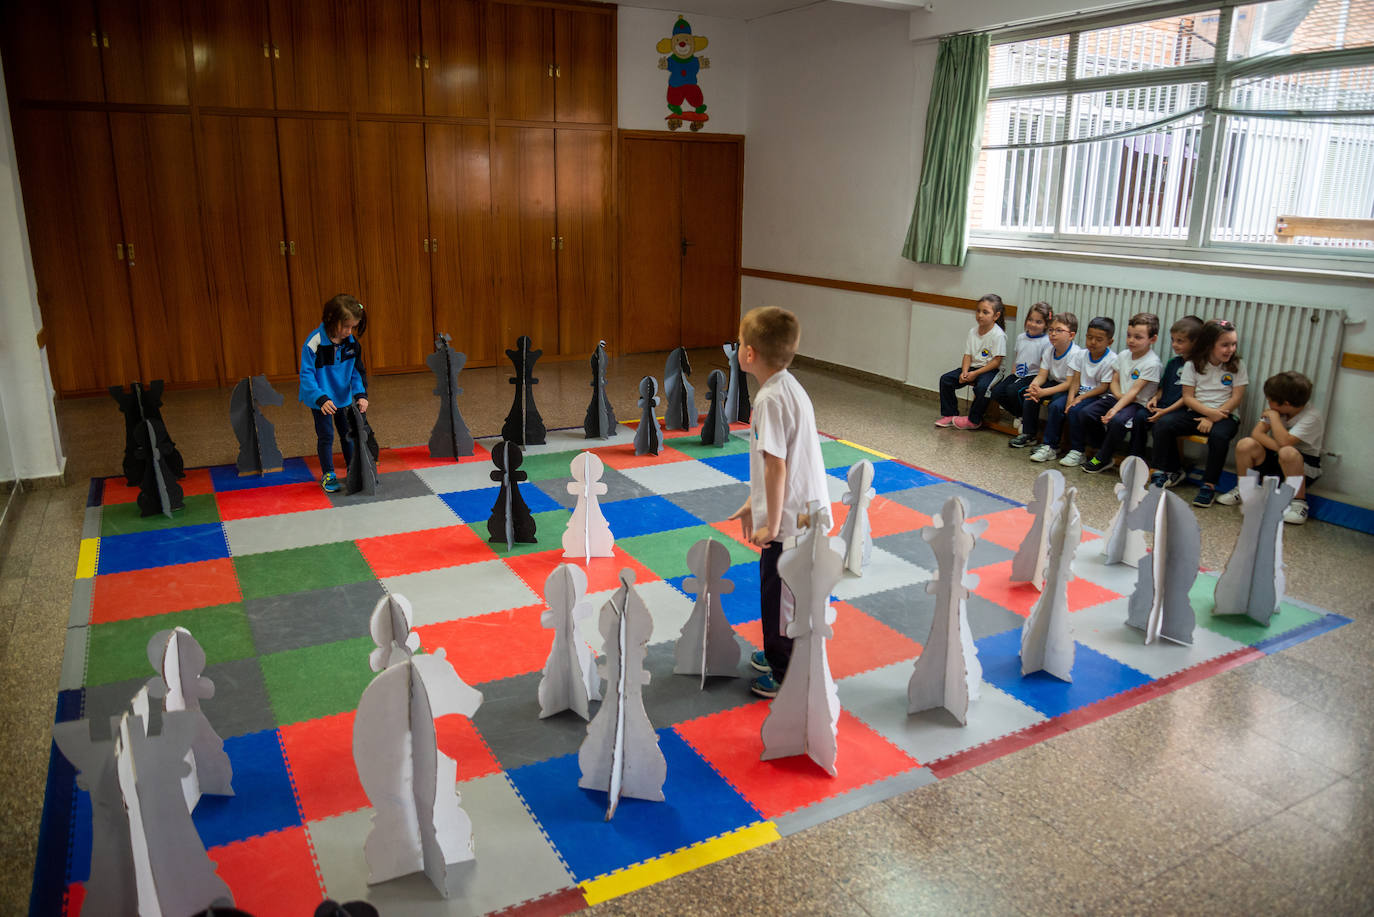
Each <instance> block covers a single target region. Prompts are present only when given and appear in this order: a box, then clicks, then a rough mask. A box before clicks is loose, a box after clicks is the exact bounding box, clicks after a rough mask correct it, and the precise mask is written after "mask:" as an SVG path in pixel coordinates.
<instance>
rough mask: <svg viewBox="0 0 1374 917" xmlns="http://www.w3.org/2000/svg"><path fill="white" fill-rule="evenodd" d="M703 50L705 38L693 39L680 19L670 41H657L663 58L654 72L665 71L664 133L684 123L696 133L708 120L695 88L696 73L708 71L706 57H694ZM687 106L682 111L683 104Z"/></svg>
mask: <svg viewBox="0 0 1374 917" xmlns="http://www.w3.org/2000/svg"><path fill="white" fill-rule="evenodd" d="M705 47H706V38H705V37H704V36H701V35H693V34H692V27H691V26H690V25H688V24H687V20H686V19H683V18H682V17H681V16H679V17H677V22H675V23H673V34H672V37H670V38H660V39H659V41H658V53H659V54H663V55H666V56H665V57H660V58H659V59H658V69H660V70H667V71H668V111H669V112H670V114H669V115H668V117H667V119H666V120H667V122H668V130H670V131H675V130H677V129H678V128H679V127H682V123H683V122H684V121H686V122H687V123H688V124H689V125H690V126H691V129H692V130H694V131H699V130H701V129H702V127H703V126H705V124H706V121H707V120H708V117H707V114H706V100H705V99H704V98H703V97H702V95H701V87H700V86H698V85H697V71H699V70H701V69H703V68H706V67H710V66H711V59H710V58H709V57H697V52H698V51H701V50H702V49H704V48H705ZM684 103H685V104H686V105H688V106H691V110H690V111H683V104H684Z"/></svg>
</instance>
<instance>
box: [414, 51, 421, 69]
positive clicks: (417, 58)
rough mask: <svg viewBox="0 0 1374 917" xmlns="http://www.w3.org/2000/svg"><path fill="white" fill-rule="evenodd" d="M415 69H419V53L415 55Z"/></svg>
mask: <svg viewBox="0 0 1374 917" xmlns="http://www.w3.org/2000/svg"><path fill="white" fill-rule="evenodd" d="M415 69H416V70H419V69H420V55H418V54H417V55H415Z"/></svg>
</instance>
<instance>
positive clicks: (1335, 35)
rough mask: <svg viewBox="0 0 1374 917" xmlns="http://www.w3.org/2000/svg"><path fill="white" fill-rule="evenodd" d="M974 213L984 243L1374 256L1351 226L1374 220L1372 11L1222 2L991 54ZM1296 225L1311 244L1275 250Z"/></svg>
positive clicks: (1291, 2)
mask: <svg viewBox="0 0 1374 917" xmlns="http://www.w3.org/2000/svg"><path fill="white" fill-rule="evenodd" d="M994 41H996V39H994ZM970 208H971V219H970V223H971V225H972V227H973V231H974V233H975V234H978V235H983V236H997V235H1004V236H1005V235H1012V236H1017V237H1044V238H1062V239H1084V238H1111V239H1114V240H1121V241H1126V242H1132V241H1140V242H1148V243H1152V244H1161V243H1164V244H1168V245H1170V246H1193V247H1207V246H1235V245H1254V244H1274V243H1277V242H1280V241H1283V242H1289V241H1293V242H1296V243H1297V244H1299V245H1306V246H1317V247H1322V248H1328V249H1342V250H1347V251H1349V250H1352V249H1364V250H1368V251H1371V252H1374V240H1372V239H1370V238H1368V236H1369V233H1368V232H1367V231H1365V232H1364V233H1363V234H1364V235H1365V238H1363V239H1361V238H1357V237H1354V236H1358V235H1359V234H1360V233H1359V232H1356V233H1353V234H1352V233H1350V232H1349V231H1348V229H1347V227H1349V226H1350V225H1352V224H1350V223H1349V222H1348V221H1351V220H1363V221H1368V220H1374V3H1371V2H1369V0H1270V2H1265V3H1246V4H1235V5H1228V4H1226V3H1225V2H1224V0H1223V2H1222V3H1220V4H1219V5H1217V6H1215V7H1214V8H1211V9H1207V8H1200V9H1196V10H1188V9H1186V8H1185V11H1184V12H1182V13H1178V14H1174V15H1169V16H1164V17H1161V18H1154V19H1149V20H1144V21H1138V22H1121V21H1117V22H1114V23H1110V24H1107V25H1105V26H1102V27H1097V28H1092V29H1083V30H1081V31H1069V32H1064V33H1062V34H1057V35H1042V36H1038V37H1033V38H1029V39H1025V40H1008V41H1003V42H1001V43H995V44H993V46H992V49H991V57H990V60H989V93H988V104H987V109H986V113H985V117H984V123H983V150H982V155H981V157H980V159H979V162H978V168H977V171H976V173H975V176H974V187H973V193H972V198H971V201H970ZM1298 217H1301V218H1305V219H1304V222H1303V223H1302V226H1304V227H1306V228H1310V229H1311V230H1312V231H1313V232H1314V233H1320V234H1315V235H1313V236H1307V237H1302V236H1299V237H1298V238H1296V239H1294V238H1292V237H1291V236H1289V237H1287V238H1280V237H1279V235H1278V232H1277V231H1278V229H1279V227H1280V221H1281V218H1284V219H1287V218H1298ZM1307 218H1318V219H1316V220H1315V221H1314V220H1311V219H1307ZM1324 221H1327V222H1324ZM1335 221H1344V222H1341V223H1339V224H1337V223H1336V222H1335ZM1294 225H1295V227H1296V226H1297V225H1298V224H1297V221H1296V220H1295V222H1294ZM1294 231H1295V232H1296V231H1299V230H1297V229H1295V230H1294ZM1342 232H1345V233H1346V236H1345V237H1341V236H1340V234H1341V233H1342ZM1328 233H1329V234H1328ZM1336 253H1337V252H1332V254H1336Z"/></svg>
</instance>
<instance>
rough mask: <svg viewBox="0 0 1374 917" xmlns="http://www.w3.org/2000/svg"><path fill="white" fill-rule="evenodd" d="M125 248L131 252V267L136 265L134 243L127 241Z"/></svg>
mask: <svg viewBox="0 0 1374 917" xmlns="http://www.w3.org/2000/svg"><path fill="white" fill-rule="evenodd" d="M124 248H125V249H126V250H127V251H128V252H129V267H133V266H134V243H132V242H125V243H124Z"/></svg>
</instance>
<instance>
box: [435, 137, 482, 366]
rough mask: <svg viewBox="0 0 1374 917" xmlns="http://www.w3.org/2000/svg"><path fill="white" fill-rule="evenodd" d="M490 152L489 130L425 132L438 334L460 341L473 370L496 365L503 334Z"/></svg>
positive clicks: (456, 341)
mask: <svg viewBox="0 0 1374 917" xmlns="http://www.w3.org/2000/svg"><path fill="white" fill-rule="evenodd" d="M488 147H489V142H488V135H487V127H486V125H485V124H482V125H467V124H430V125H427V126H426V127H425V164H426V170H427V172H428V178H429V225H430V230H429V231H430V236H431V242H430V253H429V256H430V257H429V261H430V264H431V265H432V266H433V288H434V330H435V331H436V332H444V333H446V334H449V335H451V336H452V337H453V347H454V348H455V349H457V350H460V351H462V352H464V353H466V354H467V355H468V365H469V366H490V365H492V364H494V363H495V362H496V356H497V353H498V348H497V344H498V340H497V334H498V332H499V331H500V328H499V327H498V322H497V309H496V289H495V285H494V280H493V277H492V245H491V155H490V151H489V149H488Z"/></svg>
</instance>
